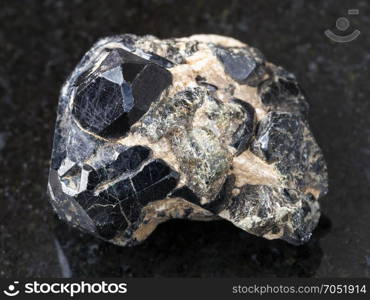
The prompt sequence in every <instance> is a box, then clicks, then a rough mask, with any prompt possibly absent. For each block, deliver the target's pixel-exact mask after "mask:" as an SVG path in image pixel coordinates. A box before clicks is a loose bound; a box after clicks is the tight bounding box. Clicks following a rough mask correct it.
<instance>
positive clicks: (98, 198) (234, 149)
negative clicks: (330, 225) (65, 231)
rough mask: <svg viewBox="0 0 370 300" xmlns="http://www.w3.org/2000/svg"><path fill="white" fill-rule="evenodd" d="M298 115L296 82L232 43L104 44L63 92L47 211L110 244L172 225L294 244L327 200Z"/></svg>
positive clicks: (303, 115)
mask: <svg viewBox="0 0 370 300" xmlns="http://www.w3.org/2000/svg"><path fill="white" fill-rule="evenodd" d="M307 114H308V104H307V102H306V97H305V95H304V92H303V91H302V89H301V87H300V86H299V84H298V83H297V81H296V79H295V77H294V75H293V74H291V73H289V72H287V71H286V70H284V69H283V68H281V67H278V66H275V65H274V64H272V63H269V62H267V61H266V60H265V58H264V56H263V55H262V54H261V53H260V52H259V51H258V50H257V49H255V48H252V47H250V46H248V45H245V44H243V43H241V42H239V41H237V40H234V39H232V38H227V37H222V36H216V35H195V36H191V37H188V38H175V39H167V40H159V39H157V38H156V37H153V36H144V37H139V36H135V35H130V34H127V35H121V36H114V37H108V38H105V39H102V40H100V41H99V42H97V43H96V44H95V45H94V46H93V47H92V48H91V50H89V51H88V52H87V53H86V54H85V56H84V57H83V58H82V60H81V62H80V63H79V64H78V65H77V67H76V69H75V70H74V72H73V73H72V74H71V76H70V77H69V78H68V80H67V81H66V83H65V85H64V87H63V89H62V91H61V95H60V100H59V107H58V116H57V122H56V129H55V136H54V145H53V152H52V160H51V168H50V175H49V183H48V192H49V195H50V199H51V203H52V205H53V207H54V209H55V211H56V212H57V214H58V215H59V217H60V218H62V219H63V220H65V221H66V222H68V223H70V224H72V225H73V226H75V227H78V228H80V229H81V230H84V231H87V232H89V233H91V234H94V235H96V236H97V237H100V238H102V239H104V240H107V241H110V242H112V243H115V244H118V245H134V244H136V243H138V242H140V241H143V240H144V239H145V238H146V237H147V236H148V235H149V234H150V233H151V232H152V231H153V230H154V229H155V227H156V226H157V225H158V224H159V223H161V222H164V221H166V220H168V219H171V218H187V219H193V220H217V219H225V220H228V221H230V222H232V223H233V224H234V225H235V226H237V227H239V228H241V229H243V230H245V231H247V232H249V233H252V234H255V235H258V236H262V237H265V238H267V239H276V238H281V239H284V240H286V241H288V242H290V243H293V244H301V243H304V242H306V241H307V240H308V239H309V238H310V236H311V233H312V231H313V229H314V228H315V226H316V225H317V223H318V220H319V217H320V208H319V203H318V199H319V198H320V197H321V196H323V195H324V194H325V193H326V192H327V174H326V165H325V161H324V158H323V156H322V153H321V151H320V148H319V147H318V145H317V143H316V142H315V139H314V137H313V136H312V133H311V131H310V128H309V125H308V122H307Z"/></svg>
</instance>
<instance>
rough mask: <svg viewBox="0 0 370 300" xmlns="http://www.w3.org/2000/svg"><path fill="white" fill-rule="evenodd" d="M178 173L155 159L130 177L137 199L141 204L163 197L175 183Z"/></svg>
mask: <svg viewBox="0 0 370 300" xmlns="http://www.w3.org/2000/svg"><path fill="white" fill-rule="evenodd" d="M178 179H179V175H178V173H177V172H175V171H173V170H172V169H171V168H170V167H169V166H168V165H167V164H166V163H165V162H164V161H162V160H160V159H157V160H154V161H153V162H151V163H149V164H148V165H146V166H145V167H144V168H143V170H142V171H141V172H140V173H138V174H137V175H135V176H134V177H133V178H132V183H133V185H134V188H135V191H136V197H137V199H138V200H139V201H140V202H141V203H142V204H143V205H145V204H147V203H148V202H151V201H155V200H160V199H163V198H165V197H166V196H167V195H168V194H169V192H171V191H172V190H173V189H174V188H175V187H176V185H177V182H178Z"/></svg>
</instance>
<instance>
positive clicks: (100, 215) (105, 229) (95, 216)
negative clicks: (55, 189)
mask: <svg viewBox="0 0 370 300" xmlns="http://www.w3.org/2000/svg"><path fill="white" fill-rule="evenodd" d="M75 199H76V201H77V202H78V203H79V204H80V205H81V206H82V207H83V208H84V209H85V211H86V213H87V214H88V215H89V217H90V218H91V219H92V221H93V222H94V224H95V226H96V229H97V231H98V233H99V235H100V236H102V237H103V238H106V239H111V238H113V237H114V236H115V234H116V233H117V231H118V230H125V229H126V227H127V222H126V220H125V217H124V216H123V214H122V213H121V211H120V208H119V205H118V203H117V202H115V201H112V199H109V198H104V197H98V196H94V195H93V193H91V192H90V191H85V192H82V193H80V194H78V195H77V196H76V198H75Z"/></svg>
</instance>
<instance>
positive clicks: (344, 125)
mask: <svg viewBox="0 0 370 300" xmlns="http://www.w3.org/2000/svg"><path fill="white" fill-rule="evenodd" d="M0 8H1V9H0V277H12V276H13V277H19V276H22V277H29V276H37V277H40V276H58V277H60V276H67V277H68V276H77V277H84V276H89V277H100V276H110V277H114V276H123V277H128V276H135V277H139V276H140V277H153V276H154V277H161V276H163V277H249V276H253V277H266V276H304V277H311V276H313V277H329V276H330V277H355V276H357V277H359V276H363V277H369V276H370V224H369V222H370V221H369V220H370V188H369V182H370V107H369V102H370V99H369V97H370V84H369V65H370V51H369V49H370V32H369V28H370V4H369V3H368V2H367V1H356V0H355V1H335V0H327V1H318V0H317V1H303V0H298V1H293V0H291V1H289V0H282V1H271V0H267V1H258V2H257V1H234V0H230V1H221V0H219V1H204V0H197V1H171V0H156V1H107V0H105V1H98V0H90V1H81V0H69V1H58V0H24V1H22V0H8V1H6V0H0ZM353 8H357V9H359V10H360V15H358V16H347V17H348V18H349V19H350V21H351V28H350V29H349V30H348V31H347V32H345V33H350V32H351V31H352V30H354V29H356V28H357V29H360V30H361V35H360V36H359V37H358V38H357V39H356V40H355V41H352V42H350V43H346V44H338V43H334V42H332V41H330V40H329V39H328V38H327V37H326V36H325V35H324V34H323V32H324V30H326V29H332V30H333V31H335V21H336V19H337V18H338V17H340V16H346V13H347V10H348V9H353ZM128 32H129V33H135V34H154V35H157V36H158V37H161V38H165V37H173V36H175V37H181V36H187V35H191V34H195V33H215V34H223V35H229V36H232V37H235V38H237V39H240V40H241V41H243V42H246V43H248V44H251V45H253V46H255V47H257V48H259V49H260V50H261V51H262V52H263V53H264V54H265V55H266V57H267V58H268V59H269V60H270V61H273V62H274V63H277V64H280V65H282V66H284V67H285V68H286V69H288V70H290V71H293V72H294V73H295V74H296V75H297V77H298V81H299V82H300V84H301V85H302V86H303V88H304V89H305V90H306V92H307V94H308V100H309V103H310V106H311V113H310V121H311V127H312V131H313V133H314V134H315V136H316V138H317V140H318V143H319V145H320V146H321V147H322V150H323V152H324V155H325V157H326V159H327V163H328V167H329V179H330V192H329V194H328V195H327V196H326V197H325V198H323V199H322V211H323V214H324V216H323V217H322V219H321V222H320V225H319V227H318V228H317V230H316V231H315V233H314V235H313V238H312V239H311V241H310V242H309V243H307V244H306V245H304V246H300V247H294V246H291V245H288V244H287V243H285V242H282V241H266V240H263V239H260V238H256V237H253V236H251V235H249V234H247V233H244V232H242V231H241V230H239V229H237V228H236V227H234V226H232V225H231V224H228V223H227V222H224V221H217V222H208V223H203V222H188V221H170V222H168V223H165V224H162V225H160V226H159V227H158V228H157V230H156V231H155V232H154V233H153V234H152V236H151V237H150V238H149V239H148V240H147V241H146V242H144V243H143V244H141V245H139V246H137V247H135V248H119V247H116V246H113V245H110V244H106V243H104V242H101V241H99V240H96V239H94V238H92V237H90V236H87V235H85V234H81V233H79V232H77V231H75V230H72V229H70V228H69V227H68V226H66V225H65V224H62V223H61V222H60V221H58V219H57V218H56V217H55V216H54V214H53V212H52V209H51V207H50V205H49V204H48V199H47V195H46V184H47V176H48V167H49V158H50V151H51V143H52V136H53V129H54V120H55V117H56V107H57V101H58V94H59V89H60V87H61V86H62V83H63V81H64V79H65V78H66V76H67V75H68V74H69V73H70V72H71V71H72V69H73V68H74V66H75V65H76V64H77V62H78V61H79V59H80V58H81V56H82V54H83V53H84V52H85V51H86V50H88V49H89V47H90V46H91V45H92V43H93V42H95V41H96V40H97V39H98V38H100V37H103V36H106V35H112V34H118V33H128ZM336 32H337V33H338V31H336ZM66 262H67V263H66Z"/></svg>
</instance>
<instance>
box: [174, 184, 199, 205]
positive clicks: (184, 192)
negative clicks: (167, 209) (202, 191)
mask: <svg viewBox="0 0 370 300" xmlns="http://www.w3.org/2000/svg"><path fill="white" fill-rule="evenodd" d="M171 197H172V198H174V197H180V198H183V199H185V200H187V201H189V202H192V203H195V204H198V205H199V203H200V199H199V197H198V196H197V195H196V194H195V193H194V192H193V191H192V190H191V189H190V188H189V187H187V186H183V187H181V188H178V189H176V190H174V191H173V193H172V194H171Z"/></svg>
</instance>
